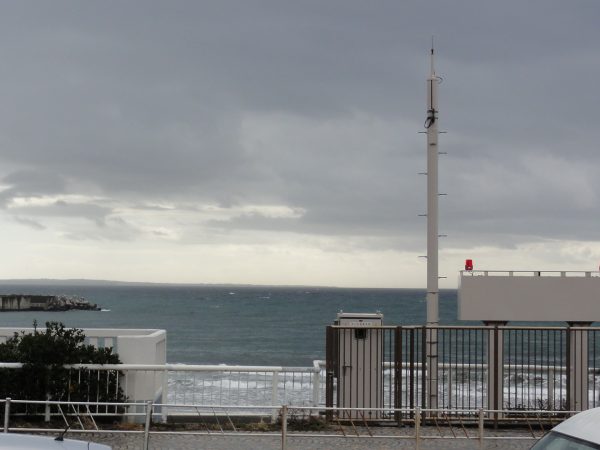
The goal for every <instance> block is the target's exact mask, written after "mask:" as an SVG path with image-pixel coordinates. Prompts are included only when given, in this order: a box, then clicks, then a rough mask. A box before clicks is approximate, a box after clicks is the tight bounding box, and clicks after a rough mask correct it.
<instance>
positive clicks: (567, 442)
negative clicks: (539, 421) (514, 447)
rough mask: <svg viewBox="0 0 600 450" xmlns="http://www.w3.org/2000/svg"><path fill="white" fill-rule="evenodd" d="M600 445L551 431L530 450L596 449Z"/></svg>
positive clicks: (599, 447)
mask: <svg viewBox="0 0 600 450" xmlns="http://www.w3.org/2000/svg"><path fill="white" fill-rule="evenodd" d="M598 449H600V445H598V444H594V443H593V442H588V441H583V440H581V439H577V438H574V437H572V436H567V435H566V434H561V433H557V432H556V431H552V432H550V433H548V434H547V435H546V436H544V437H543V438H542V439H540V440H539V441H538V443H537V444H535V445H534V446H533V447H531V450H598Z"/></svg>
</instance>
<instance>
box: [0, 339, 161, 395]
mask: <svg viewBox="0 0 600 450" xmlns="http://www.w3.org/2000/svg"><path fill="white" fill-rule="evenodd" d="M39 330H40V331H42V330H44V328H43V327H42V328H39ZM21 332H25V333H33V328H0V342H6V340H7V339H9V338H11V337H13V336H14V334H15V333H21ZM83 333H84V334H85V336H86V343H87V344H90V345H93V346H95V347H98V348H107V347H108V348H112V349H113V351H114V352H115V353H117V354H118V355H119V358H120V359H121V362H122V363H123V364H143V365H156V364H160V365H164V364H166V362H167V332H166V331H165V330H155V329H111V328H85V329H83ZM124 382H125V385H124V386H122V387H123V390H124V391H125V392H126V393H127V396H128V397H129V401H132V402H145V401H147V400H152V401H158V402H160V401H163V400H165V401H166V395H165V397H164V399H163V393H165V394H166V392H167V390H166V383H167V378H166V371H165V372H160V373H158V374H157V373H156V372H155V371H147V372H146V371H136V372H134V373H131V374H129V375H128V376H127V377H126V378H125V380H124Z"/></svg>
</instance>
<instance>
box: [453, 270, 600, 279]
mask: <svg viewBox="0 0 600 450" xmlns="http://www.w3.org/2000/svg"><path fill="white" fill-rule="evenodd" d="M460 274H461V276H485V277H493V276H509V277H513V276H517V277H587V278H589V277H600V272H599V271H595V270H594V271H589V270H588V271H583V270H461V271H460Z"/></svg>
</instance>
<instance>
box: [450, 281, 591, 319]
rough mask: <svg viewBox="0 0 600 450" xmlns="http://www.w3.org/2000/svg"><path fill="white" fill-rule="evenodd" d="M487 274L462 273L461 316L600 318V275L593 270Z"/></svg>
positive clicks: (459, 304)
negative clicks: (580, 272)
mask: <svg viewBox="0 0 600 450" xmlns="http://www.w3.org/2000/svg"><path fill="white" fill-rule="evenodd" d="M486 274H487V272H483V274H481V275H479V274H478V273H473V274H471V273H469V272H463V273H461V277H460V285H459V291H458V318H459V319H460V320H483V321H544V322H565V321H567V322H596V321H600V277H598V276H592V274H591V273H590V272H587V274H584V273H582V275H583V276H567V274H566V273H565V272H562V273H560V272H559V273H558V274H555V273H552V275H553V276H544V274H543V273H540V272H528V273H523V274H521V273H517V274H512V273H510V274H508V273H507V274H506V275H498V274H490V275H486ZM511 274H512V275H511ZM537 274H540V275H539V276H538V275H537ZM532 275H533V276H532ZM556 275H557V276H556ZM586 275H587V276H586Z"/></svg>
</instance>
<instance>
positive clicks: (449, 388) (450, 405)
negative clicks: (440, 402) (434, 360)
mask: <svg viewBox="0 0 600 450" xmlns="http://www.w3.org/2000/svg"><path fill="white" fill-rule="evenodd" d="M446 376H447V377H448V388H447V389H448V405H447V407H448V408H452V378H453V377H452V365H451V364H448V365H447V366H446ZM469 376H470V375H469Z"/></svg>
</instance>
